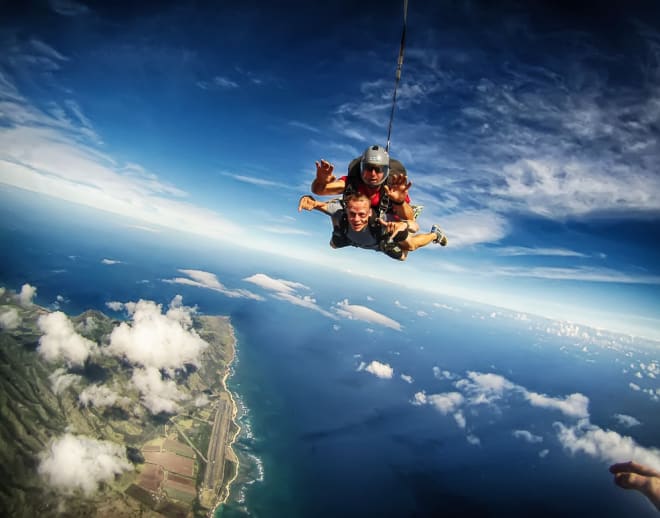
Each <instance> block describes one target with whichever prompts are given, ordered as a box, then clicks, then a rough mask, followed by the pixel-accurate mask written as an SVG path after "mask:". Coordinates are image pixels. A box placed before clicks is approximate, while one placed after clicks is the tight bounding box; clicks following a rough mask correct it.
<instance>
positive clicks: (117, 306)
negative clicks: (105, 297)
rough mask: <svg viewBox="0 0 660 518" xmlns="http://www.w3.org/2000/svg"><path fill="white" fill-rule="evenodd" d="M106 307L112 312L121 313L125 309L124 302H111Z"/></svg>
mask: <svg viewBox="0 0 660 518" xmlns="http://www.w3.org/2000/svg"><path fill="white" fill-rule="evenodd" d="M105 305H106V306H107V307H109V308H110V309H111V310H112V311H121V310H122V309H124V304H123V303H122V302H117V301H111V302H106V303H105Z"/></svg>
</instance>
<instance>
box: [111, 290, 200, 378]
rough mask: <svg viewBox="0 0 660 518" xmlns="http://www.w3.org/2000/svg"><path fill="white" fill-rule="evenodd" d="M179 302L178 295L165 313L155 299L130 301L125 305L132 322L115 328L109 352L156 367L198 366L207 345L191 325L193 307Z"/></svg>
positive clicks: (135, 362)
mask: <svg viewBox="0 0 660 518" xmlns="http://www.w3.org/2000/svg"><path fill="white" fill-rule="evenodd" d="M180 304H181V299H180V296H179V297H175V298H174V299H172V303H171V305H170V308H169V310H168V312H167V313H166V314H162V313H161V309H162V306H161V305H160V304H156V303H155V302H152V301H149V300H139V301H138V302H137V303H135V302H127V303H126V304H124V307H125V308H126V309H127V310H128V312H129V314H130V316H131V320H132V321H129V322H122V323H121V324H119V326H117V327H115V328H114V329H113V330H112V333H111V335H110V345H109V346H108V347H107V352H109V353H111V354H115V355H118V356H124V357H126V358H127V359H128V360H129V361H130V362H131V363H134V364H139V365H142V366H144V367H155V368H157V369H162V368H174V369H177V368H182V367H183V366H184V365H185V364H192V365H196V366H199V361H200V356H201V354H202V352H203V351H204V349H206V347H207V346H208V344H207V343H206V342H205V341H204V340H202V339H201V338H200V337H199V335H198V334H197V332H196V331H195V330H194V329H193V328H192V319H191V314H192V312H193V311H194V310H193V308H189V307H185V306H181V305H180Z"/></svg>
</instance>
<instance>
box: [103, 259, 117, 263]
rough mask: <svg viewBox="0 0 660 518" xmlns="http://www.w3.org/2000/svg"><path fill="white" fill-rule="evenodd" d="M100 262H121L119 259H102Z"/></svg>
mask: <svg viewBox="0 0 660 518" xmlns="http://www.w3.org/2000/svg"><path fill="white" fill-rule="evenodd" d="M101 262H102V263H103V264H121V261H117V260H115V259H103V260H102V261H101Z"/></svg>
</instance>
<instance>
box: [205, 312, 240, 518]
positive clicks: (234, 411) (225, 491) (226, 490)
mask: <svg viewBox="0 0 660 518" xmlns="http://www.w3.org/2000/svg"><path fill="white" fill-rule="evenodd" d="M221 318H222V319H223V320H224V321H225V322H226V323H227V325H228V326H229V329H230V331H231V339H230V341H229V343H228V344H227V345H228V350H229V358H228V359H227V365H226V366H225V369H224V373H223V376H222V378H221V380H220V383H221V385H222V389H223V392H226V393H227V395H228V396H229V400H230V401H231V424H232V425H233V426H234V428H235V430H236V431H235V433H234V435H233V436H232V437H231V439H230V440H229V441H228V443H227V445H226V449H227V450H228V451H230V452H231V454H232V456H233V457H234V459H236V470H235V471H234V475H233V476H232V478H231V479H230V480H229V481H227V484H226V485H225V487H223V488H222V493H221V494H220V499H219V500H218V502H217V503H216V505H215V506H214V507H213V509H211V511H210V512H209V515H208V516H209V517H213V516H215V513H216V511H217V510H218V508H219V507H220V506H222V505H223V504H225V503H226V502H227V500H228V499H229V495H230V493H231V486H232V484H233V483H234V481H235V480H236V478H237V477H238V472H239V468H240V461H239V459H238V456H237V455H236V453H235V452H234V450H233V448H232V445H233V444H234V443H235V442H236V438H237V437H238V434H239V433H240V432H241V427H240V426H239V424H238V420H237V415H238V405H237V404H236V401H235V400H234V396H233V394H232V393H231V391H230V390H229V388H228V387H227V379H228V378H229V375H230V373H231V366H232V364H233V362H234V360H235V358H236V346H237V340H236V332H235V330H234V326H233V325H232V323H231V319H230V317H227V316H224V317H221Z"/></svg>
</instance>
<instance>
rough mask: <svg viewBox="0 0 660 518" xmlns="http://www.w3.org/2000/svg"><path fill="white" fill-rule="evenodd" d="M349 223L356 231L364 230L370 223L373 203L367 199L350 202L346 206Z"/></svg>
mask: <svg viewBox="0 0 660 518" xmlns="http://www.w3.org/2000/svg"><path fill="white" fill-rule="evenodd" d="M346 212H347V216H348V224H349V225H350V226H351V228H352V229H353V230H355V231H356V232H360V231H362V230H363V229H364V228H365V227H366V226H367V225H368V224H369V215H370V214H371V204H370V203H369V200H367V199H361V200H355V201H350V202H348V205H347V207H346Z"/></svg>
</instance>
